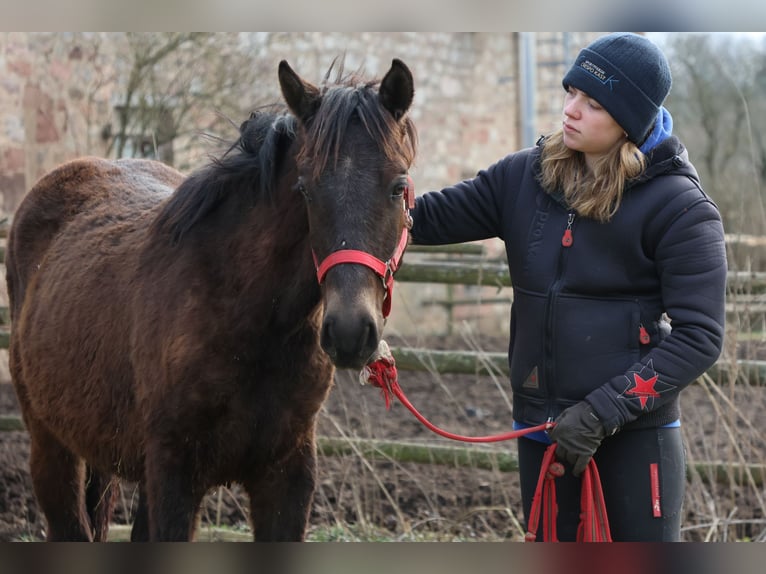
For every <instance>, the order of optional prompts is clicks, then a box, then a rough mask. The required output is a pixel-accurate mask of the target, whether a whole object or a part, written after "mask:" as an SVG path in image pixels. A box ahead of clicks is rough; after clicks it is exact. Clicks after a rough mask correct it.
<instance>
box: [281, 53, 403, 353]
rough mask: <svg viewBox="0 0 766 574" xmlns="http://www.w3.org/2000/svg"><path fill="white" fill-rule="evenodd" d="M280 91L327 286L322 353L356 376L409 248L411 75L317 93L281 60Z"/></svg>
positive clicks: (393, 71)
mask: <svg viewBox="0 0 766 574" xmlns="http://www.w3.org/2000/svg"><path fill="white" fill-rule="evenodd" d="M328 75H329V74H328ZM279 82H280V86H281V89H282V94H283V96H284V98H285V101H286V102H287V105H288V107H289V108H290V110H291V112H292V113H293V114H294V115H295V116H296V118H297V119H298V121H299V123H300V125H301V129H300V134H299V145H300V151H299V153H298V158H297V159H298V166H299V173H300V177H299V179H298V181H297V182H296V189H297V191H296V193H297V192H298V191H300V192H301V193H302V194H303V196H304V197H305V201H306V206H307V210H308V218H309V229H310V242H311V247H312V249H313V252H314V258H315V261H316V264H317V271H318V275H317V279H318V281H319V282H320V284H321V287H322V294H323V302H324V317H323V322H322V331H321V345H322V348H323V349H324V350H325V351H326V352H327V354H328V355H329V356H330V357H331V358H332V360H333V362H334V363H335V364H336V365H337V366H338V367H348V368H360V367H361V366H363V365H364V364H365V363H366V362H367V360H368V359H369V358H370V356H371V354H372V353H373V352H374V351H375V349H376V348H377V346H378V343H379V341H380V336H381V332H382V329H383V324H384V320H385V316H386V315H387V314H388V310H389V309H390V305H391V287H392V285H393V277H392V274H393V271H395V270H396V267H397V266H398V263H399V260H400V259H401V253H402V252H403V250H404V247H405V246H406V241H407V229H406V227H405V226H406V225H407V223H408V220H409V214H408V209H409V207H410V202H411V201H414V196H413V195H412V194H413V193H414V189H413V187H412V183H411V180H410V178H409V176H408V170H409V168H410V165H411V164H412V162H413V160H414V156H415V151H416V139H417V137H416V133H415V129H414V126H413V124H412V122H411V121H410V120H409V118H408V117H407V116H406V112H407V110H408V109H409V107H410V105H411V103H412V99H413V95H414V88H413V81H412V74H411V73H410V71H409V69H408V68H407V66H405V65H404V63H402V62H401V61H399V60H394V61H393V62H392V64H391V68H390V69H389V71H388V72H387V73H386V74H385V76H384V77H383V79H382V80H381V81H380V83H379V84H378V83H377V82H364V81H361V80H359V79H358V78H355V77H351V78H346V79H339V80H338V82H337V83H335V84H332V85H325V86H322V87H321V88H320V87H317V86H314V85H312V84H310V83H308V82H306V81H304V80H303V79H301V78H300V77H299V76H298V75H297V74H296V73H295V72H294V71H293V70H292V69H291V68H290V66H289V65H288V64H287V62H284V61H283V62H281V63H280V65H279Z"/></svg>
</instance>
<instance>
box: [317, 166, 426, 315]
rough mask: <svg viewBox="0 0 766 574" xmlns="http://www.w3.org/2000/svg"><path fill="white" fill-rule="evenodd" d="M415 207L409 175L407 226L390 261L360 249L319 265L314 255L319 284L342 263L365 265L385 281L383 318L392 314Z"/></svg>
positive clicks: (342, 252) (335, 255)
mask: <svg viewBox="0 0 766 574" xmlns="http://www.w3.org/2000/svg"><path fill="white" fill-rule="evenodd" d="M413 207H415V186H414V185H413V182H412V178H411V177H410V176H409V175H408V176H407V187H406V188H405V190H404V214H405V223H406V224H405V226H404V228H403V229H402V234H401V237H400V238H399V243H398V244H397V246H396V248H395V249H394V252H393V254H392V255H391V257H390V258H389V259H388V261H381V260H380V259H378V258H377V257H375V256H374V255H370V254H369V253H367V252H366V251H360V250H358V249H341V250H339V251H334V252H332V253H330V255H328V256H327V257H326V258H325V259H324V260H323V261H322V262H321V263H319V264H317V258H316V254H313V255H314V264H315V265H316V266H317V280H318V281H319V284H320V285H321V284H322V281H324V278H325V275H327V272H328V271H329V270H330V269H332V268H333V267H335V266H336V265H340V264H341V263H354V264H356V265H364V266H365V267H368V268H370V269H372V270H373V271H374V272H375V273H376V274H377V275H378V276H379V277H380V278H381V280H382V281H383V289H385V296H384V297H383V317H388V315H389V313H390V312H391V299H392V297H393V291H394V273H396V270H397V269H399V265H401V263H402V257H403V256H404V251H405V249H407V240H408V229H409V227H410V226H411V225H412V218H411V217H410V209H412V208H413Z"/></svg>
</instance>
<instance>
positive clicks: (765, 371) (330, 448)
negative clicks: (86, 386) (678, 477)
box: [0, 222, 766, 485]
mask: <svg viewBox="0 0 766 574" xmlns="http://www.w3.org/2000/svg"><path fill="white" fill-rule="evenodd" d="M2 227H3V226H2V224H1V222H0V237H1V236H2V235H3V230H2ZM410 249H412V251H413V252H416V253H417V252H419V253H421V254H425V255H426V257H428V256H429V255H433V254H442V256H447V257H450V258H449V259H442V260H434V259H432V260H427V259H426V260H418V259H415V260H412V258H408V259H407V260H405V263H404V265H403V266H402V268H401V269H400V270H399V271H398V273H397V276H396V279H397V281H402V282H422V283H442V284H446V285H459V284H462V285H476V286H489V287H510V286H511V278H510V274H509V272H508V267H507V264H506V263H505V262H504V261H500V260H492V259H487V258H486V257H485V256H484V250H483V247H482V246H481V245H477V244H462V245H455V246H442V247H437V248H422V247H417V246H411V247H410ZM2 255H3V256H4V252H3V253H2ZM456 255H457V256H459V258H460V260H455V256H456ZM728 281H729V292H730V293H732V294H734V295H735V296H737V295H738V294H746V295H747V296H748V297H750V299H748V301H750V302H751V303H758V304H759V305H765V306H766V299H764V294H766V273H761V272H747V273H745V272H730V273H729V277H728ZM483 301H484V302H494V303H496V302H502V303H509V304H510V299H509V298H498V299H497V300H493V299H489V300H483ZM426 304H429V303H428V302H426ZM450 304H451V305H459V304H476V301H471V300H468V299H466V300H453V301H452V302H451V303H449V302H448V303H447V304H444V306H445V307H448V308H449V305H450ZM730 304H731V305H732V306H734V307H733V308H736V306H737V305H739V304H740V302H739V301H738V300H736V299H734V300H732V301H730ZM0 323H2V324H3V325H4V327H2V326H0V348H7V347H8V340H9V332H8V316H7V308H6V309H3V308H0ZM392 353H393V355H394V358H395V359H396V364H397V368H398V369H399V370H402V371H408V370H411V371H414V370H429V371H436V372H439V373H445V374H446V373H454V374H486V375H488V374H503V375H507V374H508V364H507V356H506V354H505V353H496V352H479V351H477V352H472V351H436V350H431V349H418V348H404V347H394V348H392ZM707 375H709V376H710V377H711V378H712V380H714V381H723V380H726V381H731V380H735V381H736V382H738V383H746V384H751V385H759V386H763V385H765V384H766V361H745V360H740V361H736V362H719V363H717V364H716V365H715V366H714V367H713V368H712V369H711V370H710V371H708V373H707ZM20 430H24V425H23V422H22V421H21V419H20V418H19V417H16V416H0V432H2V431H20ZM318 446H319V451H320V453H321V454H323V455H326V456H333V455H347V454H353V453H356V454H360V453H361V454H362V455H363V456H366V457H370V458H391V457H393V458H396V459H397V460H400V461H402V462H422V463H427V464H446V465H452V466H465V465H471V466H475V467H477V468H488V469H495V470H499V471H502V472H513V471H516V470H518V464H517V462H516V459H515V456H513V455H512V454H510V453H507V452H503V451H499V450H497V449H491V450H490V449H486V448H483V447H480V446H477V445H471V446H428V447H425V446H423V445H413V444H408V443H403V442H396V441H375V440H362V439H331V438H327V437H320V438H319V439H318ZM695 471H696V473H697V474H698V476H700V477H701V478H702V479H703V480H726V481H731V480H732V477H734V478H735V480H737V481H740V480H745V477H747V480H749V481H754V482H755V483H756V484H759V485H760V484H763V483H764V480H766V465H764V464H753V465H739V464H734V463H718V462H701V463H697V464H696V465H695V466H694V467H691V468H689V469H687V473H690V472H695Z"/></svg>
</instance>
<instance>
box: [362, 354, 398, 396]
mask: <svg viewBox="0 0 766 574" xmlns="http://www.w3.org/2000/svg"><path fill="white" fill-rule="evenodd" d="M398 378H399V376H398V373H397V372H396V361H395V360H394V356H393V355H392V354H391V349H390V348H389V347H388V343H386V342H385V341H384V340H383V339H381V340H380V343H378V348H377V350H376V351H375V353H373V355H372V357H371V358H370V362H369V363H367V364H366V365H365V366H364V367H363V368H362V370H361V372H360V373H359V382H360V383H361V384H362V385H367V384H369V385H372V386H374V387H379V388H380V391H381V394H382V395H383V398H384V400H385V401H386V410H389V409H390V408H391V395H392V394H395V389H398V388H399V382H398Z"/></svg>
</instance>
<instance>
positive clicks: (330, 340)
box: [320, 311, 380, 369]
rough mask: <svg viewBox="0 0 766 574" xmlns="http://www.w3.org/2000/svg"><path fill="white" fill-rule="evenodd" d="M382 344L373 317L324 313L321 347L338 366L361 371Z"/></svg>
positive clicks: (362, 314)
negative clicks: (379, 344)
mask: <svg viewBox="0 0 766 574" xmlns="http://www.w3.org/2000/svg"><path fill="white" fill-rule="evenodd" d="M379 341H380V330H379V329H378V325H377V322H376V321H375V319H374V318H373V317H372V316H370V315H368V314H366V313H354V312H352V311H349V312H348V313H343V312H342V311H338V312H334V313H326V314H325V317H324V320H323V322H322V332H321V337H320V344H321V345H322V349H324V351H325V352H326V353H327V354H328V355H329V357H330V359H331V360H332V362H333V363H335V366H336V367H338V368H341V369H361V368H362V367H363V366H364V365H366V364H367V362H368V360H369V359H370V357H371V356H372V354H373V353H374V352H375V350H376V349H377V348H378V343H379Z"/></svg>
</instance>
